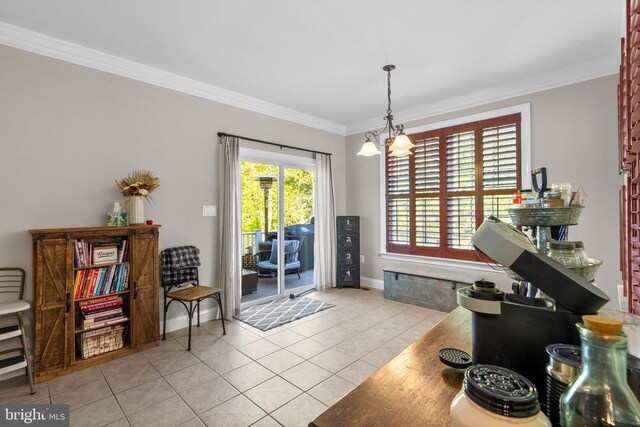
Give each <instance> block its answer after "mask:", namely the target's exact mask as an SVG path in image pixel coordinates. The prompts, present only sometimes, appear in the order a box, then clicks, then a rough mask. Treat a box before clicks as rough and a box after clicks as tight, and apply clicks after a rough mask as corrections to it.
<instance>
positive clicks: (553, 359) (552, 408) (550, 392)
mask: <svg viewBox="0 0 640 427" xmlns="http://www.w3.org/2000/svg"><path fill="white" fill-rule="evenodd" d="M547 354H549V364H548V365H547V401H546V405H545V408H544V410H545V413H546V414H547V417H549V421H551V423H552V424H553V425H554V426H560V398H561V396H562V393H564V392H565V390H566V389H567V386H568V385H569V384H570V383H571V381H573V379H574V378H575V377H576V376H578V374H579V373H580V368H581V367H582V358H581V355H582V350H581V348H580V347H578V346H575V345H569V344H551V345H548V346H547Z"/></svg>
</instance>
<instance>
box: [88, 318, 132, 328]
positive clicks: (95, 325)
mask: <svg viewBox="0 0 640 427" xmlns="http://www.w3.org/2000/svg"><path fill="white" fill-rule="evenodd" d="M123 320H128V319H127V318H126V317H124V316H121V317H118V318H117V319H109V320H104V321H102V322H95V323H93V324H91V326H88V327H87V328H91V329H93V328H97V327H99V326H109V325H113V324H114V323H119V322H121V321H123Z"/></svg>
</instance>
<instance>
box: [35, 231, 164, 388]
mask: <svg viewBox="0 0 640 427" xmlns="http://www.w3.org/2000/svg"><path fill="white" fill-rule="evenodd" d="M159 227H160V226H159V225H151V226H146V225H139V226H127V227H82V228H59V229H38V230H29V232H30V233H31V236H32V240H33V286H34V296H35V304H34V305H35V349H34V361H35V363H34V377H35V378H34V380H35V382H42V381H45V380H47V379H50V378H53V377H56V376H59V375H64V374H66V373H70V372H73V371H76V370H79V369H83V368H86V367H89V366H94V365H96V364H99V363H103V362H106V361H108V360H113V359H116V358H119V357H122V356H126V355H129V354H131V353H134V352H136V351H138V350H140V349H143V348H147V347H150V346H154V345H157V344H158V340H159V308H158V307H159V303H158V301H159V299H158V298H159V297H158V289H159V286H160V285H159V260H158V234H159Z"/></svg>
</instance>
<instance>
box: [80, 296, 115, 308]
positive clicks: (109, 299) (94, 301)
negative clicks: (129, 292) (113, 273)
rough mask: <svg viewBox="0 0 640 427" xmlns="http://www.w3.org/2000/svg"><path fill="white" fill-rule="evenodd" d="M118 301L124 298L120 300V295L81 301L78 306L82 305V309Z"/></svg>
mask: <svg viewBox="0 0 640 427" xmlns="http://www.w3.org/2000/svg"><path fill="white" fill-rule="evenodd" d="M118 300H122V298H120V297H119V296H118V295H111V296H107V297H102V298H94V299H92V300H88V301H80V302H79V303H78V304H79V305H80V307H87V306H90V305H97V304H101V303H105V302H112V301H118Z"/></svg>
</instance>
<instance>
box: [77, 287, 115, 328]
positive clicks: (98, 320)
mask: <svg viewBox="0 0 640 427" xmlns="http://www.w3.org/2000/svg"><path fill="white" fill-rule="evenodd" d="M123 303H124V300H123V299H122V297H120V296H118V295H112V296H108V297H102V298H95V299H92V300H87V301H80V302H78V307H79V308H80V327H81V328H82V329H94V328H98V327H100V326H109V325H113V324H114V323H118V322H121V321H123V320H127V318H126V317H125V316H124V313H123V312H122V304H123Z"/></svg>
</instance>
